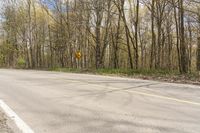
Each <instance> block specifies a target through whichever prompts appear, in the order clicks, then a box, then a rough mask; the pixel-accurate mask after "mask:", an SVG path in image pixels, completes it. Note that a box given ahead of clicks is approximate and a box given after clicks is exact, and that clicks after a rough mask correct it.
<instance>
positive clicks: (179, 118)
mask: <svg viewBox="0 0 200 133" xmlns="http://www.w3.org/2000/svg"><path fill="white" fill-rule="evenodd" d="M0 99H1V100H3V101H4V102H5V103H6V104H7V105H8V106H9V107H10V108H11V109H12V110H13V111H14V112H15V113H16V114H17V115H18V116H19V117H20V118H21V119H22V120H23V121H24V122H26V124H28V126H29V127H30V128H31V129H32V130H33V131H34V133H200V87H199V86H193V85H181V84H171V83H163V82H157V81H145V80H139V79H128V78H117V77H106V76H96V75H87V74H70V73H59V72H46V71H30V70H29V71H28V70H27V71H23V70H5V69H0Z"/></svg>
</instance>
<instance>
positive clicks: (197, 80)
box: [47, 68, 200, 85]
mask: <svg viewBox="0 0 200 133" xmlns="http://www.w3.org/2000/svg"><path fill="white" fill-rule="evenodd" d="M47 70H48V71H57V72H70V73H86V74H97V75H109V76H119V77H129V78H139V79H144V80H158V81H166V82H172V83H185V84H195V85H200V75H199V74H198V73H189V74H185V75H181V74H180V73H179V72H178V71H167V70H132V69H72V68H50V69H47Z"/></svg>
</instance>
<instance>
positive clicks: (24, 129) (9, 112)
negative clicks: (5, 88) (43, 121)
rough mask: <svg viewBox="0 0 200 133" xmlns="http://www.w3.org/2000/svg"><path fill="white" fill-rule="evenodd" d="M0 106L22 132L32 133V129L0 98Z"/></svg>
mask: <svg viewBox="0 0 200 133" xmlns="http://www.w3.org/2000/svg"><path fill="white" fill-rule="evenodd" d="M0 107H1V108H2V109H3V111H4V112H5V113H6V115H7V116H8V117H9V118H10V119H11V120H13V121H14V122H15V124H16V126H17V127H18V128H19V129H20V131H22V133H34V131H33V130H32V129H31V128H30V127H29V126H28V125H27V124H26V123H25V122H24V121H23V120H22V119H21V118H20V117H19V116H18V115H17V114H16V113H15V112H14V111H13V110H12V109H11V108H10V107H9V106H8V105H7V104H6V103H5V102H4V101H3V100H1V99H0Z"/></svg>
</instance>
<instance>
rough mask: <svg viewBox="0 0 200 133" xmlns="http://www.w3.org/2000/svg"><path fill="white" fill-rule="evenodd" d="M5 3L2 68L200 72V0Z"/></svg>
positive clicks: (7, 0) (16, 0) (12, 0)
mask: <svg viewBox="0 0 200 133" xmlns="http://www.w3.org/2000/svg"><path fill="white" fill-rule="evenodd" d="M1 1H3V0H1ZM2 5H3V7H2V11H1V33H0V66H2V67H22V68H33V69H34V68H54V67H67V68H86V69H87V68H96V69H99V68H115V69H118V68H124V69H126V68H127V69H152V70H154V69H161V70H169V71H173V70H176V71H179V72H180V73H189V72H197V71H200V2H199V0H5V1H3V2H2ZM78 51H80V53H81V58H80V59H77V58H76V56H75V53H76V52H78Z"/></svg>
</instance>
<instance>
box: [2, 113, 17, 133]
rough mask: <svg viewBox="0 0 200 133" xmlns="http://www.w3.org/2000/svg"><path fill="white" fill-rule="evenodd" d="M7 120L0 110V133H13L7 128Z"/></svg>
mask: <svg viewBox="0 0 200 133" xmlns="http://www.w3.org/2000/svg"><path fill="white" fill-rule="evenodd" d="M7 122H8V119H7V118H6V116H5V114H4V113H3V112H2V111H1V110H0V133H14V132H13V131H12V130H11V128H10V127H9V126H8V123H7Z"/></svg>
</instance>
